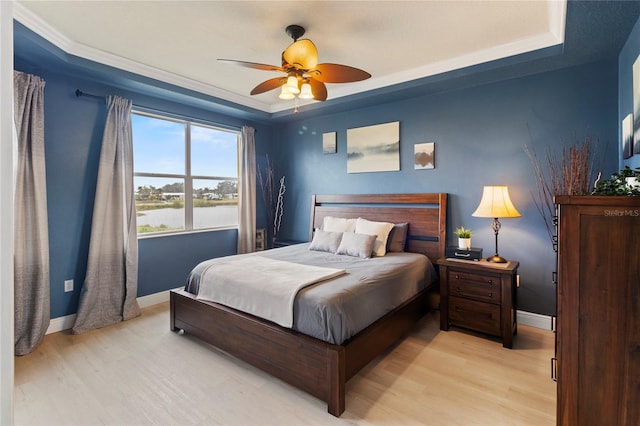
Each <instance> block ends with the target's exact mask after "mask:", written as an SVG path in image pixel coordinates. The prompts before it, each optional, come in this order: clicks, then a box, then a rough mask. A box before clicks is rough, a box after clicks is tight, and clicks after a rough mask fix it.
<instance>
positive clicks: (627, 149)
mask: <svg viewBox="0 0 640 426" xmlns="http://www.w3.org/2000/svg"><path fill="white" fill-rule="evenodd" d="M633 145H634V143H633V114H629V115H627V116H626V117H625V118H624V120H622V158H629V157H631V156H632V155H633ZM636 145H638V143H636Z"/></svg>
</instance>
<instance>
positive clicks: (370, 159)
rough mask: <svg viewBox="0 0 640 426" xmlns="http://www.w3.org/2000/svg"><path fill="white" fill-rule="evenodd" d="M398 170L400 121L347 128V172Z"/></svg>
mask: <svg viewBox="0 0 640 426" xmlns="http://www.w3.org/2000/svg"><path fill="white" fill-rule="evenodd" d="M397 170H400V122H399V121H394V122H391V123H384V124H376V125H374V126H366V127H358V128H355V129H347V173H364V172H387V171H397Z"/></svg>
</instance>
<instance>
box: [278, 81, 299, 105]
mask: <svg viewBox="0 0 640 426" xmlns="http://www.w3.org/2000/svg"><path fill="white" fill-rule="evenodd" d="M278 97H279V98H280V99H282V100H285V101H288V100H291V99H293V98H295V97H296V95H294V94H293V93H291V92H290V91H289V88H288V87H287V85H286V84H285V85H283V86H282V90H281V91H280V95H278Z"/></svg>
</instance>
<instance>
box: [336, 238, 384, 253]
mask: <svg viewBox="0 0 640 426" xmlns="http://www.w3.org/2000/svg"><path fill="white" fill-rule="evenodd" d="M375 242H376V236H375V235H368V234H358V233H356V232H343V233H342V240H341V241H340V247H338V250H337V251H336V254H346V255H347V256H355V257H361V258H363V259H368V258H370V257H371V252H372V250H373V245H374V244H375Z"/></svg>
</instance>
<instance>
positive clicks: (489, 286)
mask: <svg viewBox="0 0 640 426" xmlns="http://www.w3.org/2000/svg"><path fill="white" fill-rule="evenodd" d="M500 290H501V285H500V277H497V276H492V275H480V274H472V273H468V272H460V271H456V270H451V271H449V294H450V295H451V296H461V297H469V298H472V299H477V300H485V301H487V302H492V303H497V304H499V303H500V299H501V296H500V293H501V292H500Z"/></svg>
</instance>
